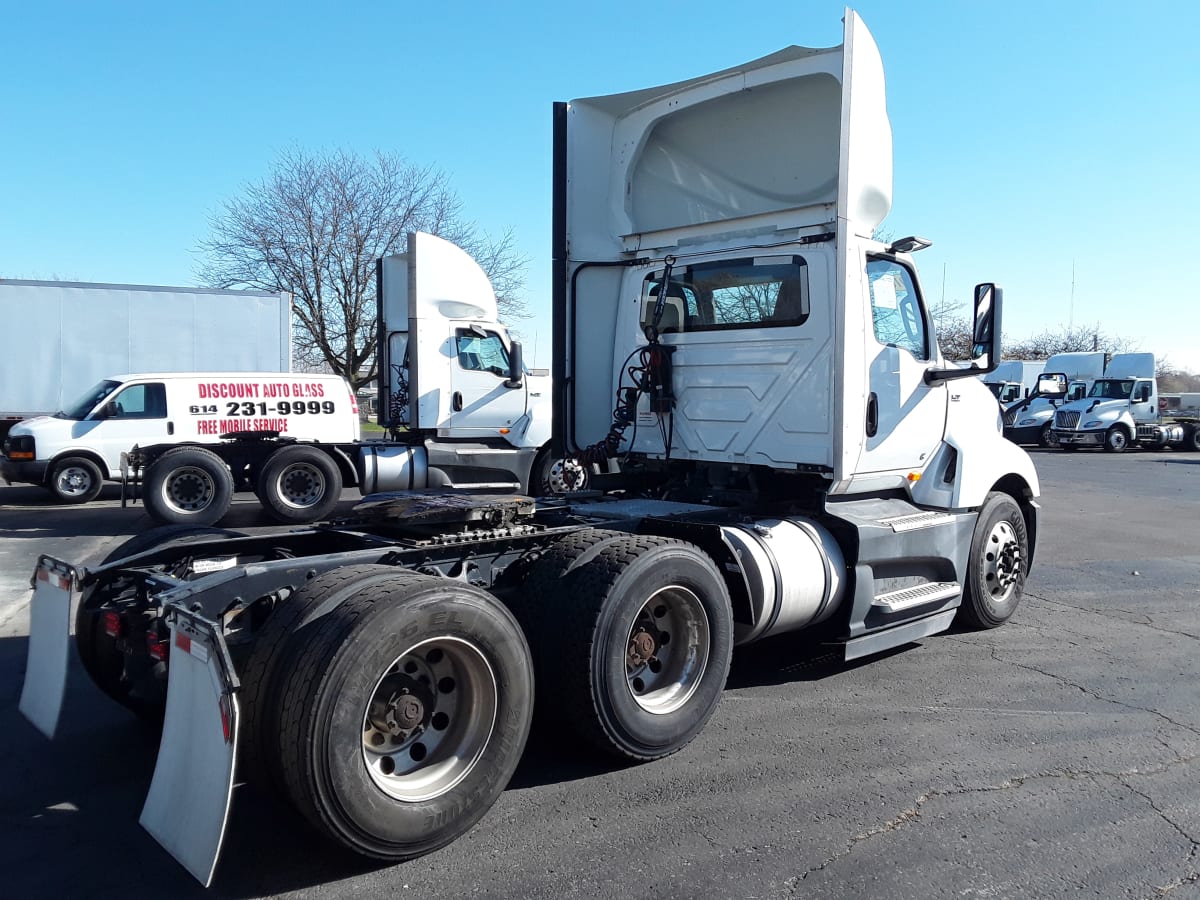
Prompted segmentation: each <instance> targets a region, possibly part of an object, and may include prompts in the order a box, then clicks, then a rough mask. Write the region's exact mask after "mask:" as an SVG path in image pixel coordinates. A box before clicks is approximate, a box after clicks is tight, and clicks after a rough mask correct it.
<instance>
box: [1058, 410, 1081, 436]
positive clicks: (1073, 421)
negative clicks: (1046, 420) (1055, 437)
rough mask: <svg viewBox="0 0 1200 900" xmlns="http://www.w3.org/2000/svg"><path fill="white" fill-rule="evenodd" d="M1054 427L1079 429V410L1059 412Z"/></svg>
mask: <svg viewBox="0 0 1200 900" xmlns="http://www.w3.org/2000/svg"><path fill="white" fill-rule="evenodd" d="M1054 427H1055V428H1062V429H1069V430H1072V431H1073V430H1074V429H1076V428H1078V427H1079V412H1078V410H1068V411H1067V412H1063V411H1061V410H1059V411H1058V412H1056V413H1055V414H1054Z"/></svg>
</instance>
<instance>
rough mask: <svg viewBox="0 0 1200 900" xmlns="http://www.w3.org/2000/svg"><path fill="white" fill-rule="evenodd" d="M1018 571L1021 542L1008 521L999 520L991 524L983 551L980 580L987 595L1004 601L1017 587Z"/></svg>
mask: <svg viewBox="0 0 1200 900" xmlns="http://www.w3.org/2000/svg"><path fill="white" fill-rule="evenodd" d="M1020 575H1021V544H1020V542H1019V541H1018V540H1017V532H1016V530H1015V529H1014V528H1013V526H1012V523H1011V522H1009V521H1007V520H1003V521H1000V522H997V523H996V524H995V525H993V526H992V530H991V531H990V532H989V533H988V536H987V542H986V543H985V544H984V551H983V582H984V585H985V586H986V588H987V592H988V596H989V597H991V599H992V600H993V601H994V602H996V603H1004V602H1005V601H1007V600H1008V599H1009V598H1010V597H1012V595H1013V593H1014V592H1015V591H1016V589H1017V581H1018V579H1019V578H1020Z"/></svg>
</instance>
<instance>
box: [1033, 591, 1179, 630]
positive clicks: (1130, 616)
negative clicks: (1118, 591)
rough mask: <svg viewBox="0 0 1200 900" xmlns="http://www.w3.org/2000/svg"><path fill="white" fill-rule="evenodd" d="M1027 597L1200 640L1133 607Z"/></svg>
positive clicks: (1034, 596)
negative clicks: (1103, 606) (1158, 621)
mask: <svg viewBox="0 0 1200 900" xmlns="http://www.w3.org/2000/svg"><path fill="white" fill-rule="evenodd" d="M1025 596H1026V597H1028V598H1029V599H1030V600H1037V601H1039V602H1041V603H1045V604H1047V605H1048V606H1056V607H1059V608H1061V609H1070V610H1074V611H1076V612H1086V613H1091V614H1092V615H1095V616H1099V617H1100V618H1102V619H1112V620H1115V621H1117V622H1122V623H1124V624H1126V625H1138V626H1141V627H1142V628H1149V629H1150V630H1151V631H1157V632H1159V633H1160V634H1173V635H1175V636H1177V637H1184V638H1188V639H1190V640H1193V641H1200V634H1193V633H1192V632H1190V631H1180V630H1178V629H1176V628H1165V627H1163V626H1162V625H1158V624H1156V623H1155V621H1154V619H1153V617H1152V616H1149V615H1147V614H1146V613H1142V612H1134V611H1133V610H1131V609H1120V608H1118V607H1105V608H1103V609H1101V608H1098V607H1094V606H1079V605H1076V604H1074V603H1067V602H1065V601H1063V600H1057V599H1055V598H1053V597H1042V596H1040V595H1038V594H1030V593H1028V592H1026V594H1025ZM1113 613H1121V615H1113Z"/></svg>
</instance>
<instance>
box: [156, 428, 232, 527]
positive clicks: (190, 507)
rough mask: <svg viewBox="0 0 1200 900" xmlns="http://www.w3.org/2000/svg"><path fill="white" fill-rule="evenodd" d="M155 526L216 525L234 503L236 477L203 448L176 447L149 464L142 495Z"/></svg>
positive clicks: (219, 459)
mask: <svg viewBox="0 0 1200 900" xmlns="http://www.w3.org/2000/svg"><path fill="white" fill-rule="evenodd" d="M142 496H143V502H144V503H145V505H146V512H148V513H149V514H150V517H151V518H153V519H154V520H155V521H156V522H163V523H168V524H175V525H214V524H216V523H217V522H219V521H220V520H221V519H222V517H224V515H225V513H227V512H229V507H230V505H231V504H232V503H233V475H231V474H230V472H229V468H228V467H227V466H226V465H225V462H224V461H223V460H222V459H221V457H219V456H217V454H215V453H213V452H212V451H211V450H206V449H204V448H203V447H174V448H172V449H170V450H168V451H166V452H165V453H164V454H163V455H162V456H160V457H159V458H158V459H156V460H155V461H154V462H153V463H151V464H150V466H149V468H148V469H147V470H146V477H145V481H144V488H143V491H142Z"/></svg>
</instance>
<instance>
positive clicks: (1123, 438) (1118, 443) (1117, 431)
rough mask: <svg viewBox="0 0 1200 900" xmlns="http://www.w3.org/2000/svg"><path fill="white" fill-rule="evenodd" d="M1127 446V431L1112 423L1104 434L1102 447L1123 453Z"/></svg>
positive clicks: (1110, 451) (1112, 451) (1109, 450)
mask: <svg viewBox="0 0 1200 900" xmlns="http://www.w3.org/2000/svg"><path fill="white" fill-rule="evenodd" d="M1128 447H1129V432H1128V431H1126V430H1125V429H1124V428H1122V427H1121V426H1120V425H1114V426H1113V427H1112V428H1110V429H1108V431H1107V432H1106V433H1105V435H1104V449H1105V450H1107V451H1108V452H1109V453H1124V452H1125V450H1126V449H1127V448H1128Z"/></svg>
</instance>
